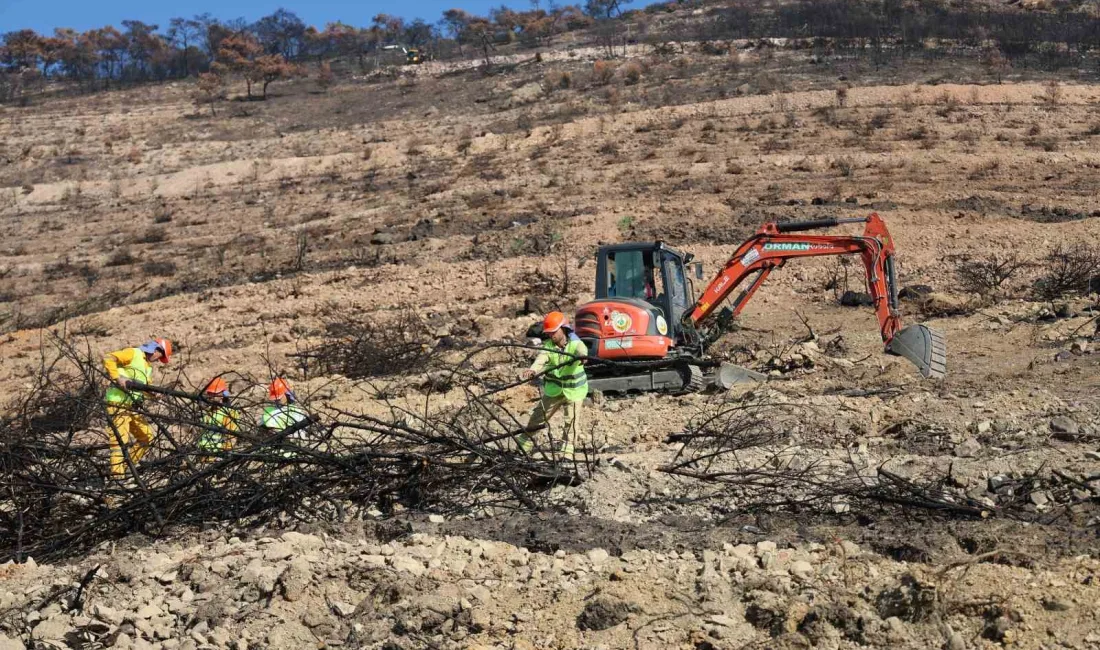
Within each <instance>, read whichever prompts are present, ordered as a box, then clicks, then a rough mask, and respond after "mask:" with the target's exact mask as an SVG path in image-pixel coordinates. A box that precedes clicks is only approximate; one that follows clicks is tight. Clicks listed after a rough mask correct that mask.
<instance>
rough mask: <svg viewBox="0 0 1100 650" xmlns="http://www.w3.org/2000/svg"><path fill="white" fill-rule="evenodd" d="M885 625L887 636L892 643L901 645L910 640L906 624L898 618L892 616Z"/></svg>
mask: <svg viewBox="0 0 1100 650" xmlns="http://www.w3.org/2000/svg"><path fill="white" fill-rule="evenodd" d="M885 623H886V630H887V632H886V635H887V638H888V639H889V640H890V642H891V643H898V644H900V643H903V642H904V641H905V640H906V639H908V638H909V631H908V630H906V629H905V624H904V623H902V622H901V619H900V618H898V617H897V616H891V617H890V618H888V619H886V621H885Z"/></svg>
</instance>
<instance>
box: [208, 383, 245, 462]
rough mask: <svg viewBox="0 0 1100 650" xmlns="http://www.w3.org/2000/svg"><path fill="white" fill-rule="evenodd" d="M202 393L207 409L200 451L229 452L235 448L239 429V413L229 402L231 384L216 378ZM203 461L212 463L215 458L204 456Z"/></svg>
mask: <svg viewBox="0 0 1100 650" xmlns="http://www.w3.org/2000/svg"><path fill="white" fill-rule="evenodd" d="M202 392H203V398H204V401H205V402H206V407H207V408H206V412H205V413H203V416H202V426H203V430H202V435H201V436H199V449H201V450H203V451H204V452H207V453H216V452H224V451H229V450H230V449H232V448H233V444H234V442H235V440H234V436H233V434H234V433H236V432H237V428H238V424H237V420H238V417H237V416H238V413H237V410H236V409H234V408H233V407H232V406H231V405H230V401H229V400H230V393H229V384H227V383H226V382H225V380H224V379H222V378H221V377H214V378H213V379H211V380H210V383H208V384H207V385H206V388H204V389H203V391H202ZM202 460H203V462H210V461H212V460H214V458H213V457H212V456H204V457H203V459H202Z"/></svg>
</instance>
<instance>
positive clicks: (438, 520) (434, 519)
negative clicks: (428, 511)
mask: <svg viewBox="0 0 1100 650" xmlns="http://www.w3.org/2000/svg"><path fill="white" fill-rule="evenodd" d="M428 521H430V522H431V523H433V524H442V523H444V522H446V521H447V518H446V517H444V516H443V515H428Z"/></svg>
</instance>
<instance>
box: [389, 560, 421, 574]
mask: <svg viewBox="0 0 1100 650" xmlns="http://www.w3.org/2000/svg"><path fill="white" fill-rule="evenodd" d="M390 566H392V567H393V568H394V569H396V570H397V571H404V572H406V573H411V574H413V575H414V576H421V575H424V572H425V571H427V568H425V567H424V563H423V562H421V561H420V560H416V559H413V558H411V557H407V556H403V555H394V556H393V557H392V558H391V559H390Z"/></svg>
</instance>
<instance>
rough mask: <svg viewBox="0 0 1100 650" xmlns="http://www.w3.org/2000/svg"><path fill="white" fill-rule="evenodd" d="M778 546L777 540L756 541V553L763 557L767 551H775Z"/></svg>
mask: <svg viewBox="0 0 1100 650" xmlns="http://www.w3.org/2000/svg"><path fill="white" fill-rule="evenodd" d="M776 548H778V547H777V546H776V545H775V542H772V541H769V540H764V541H762V542H757V543H756V555H757V557H762V556H763V555H764V554H765V553H774V552H775V550H776Z"/></svg>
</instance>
